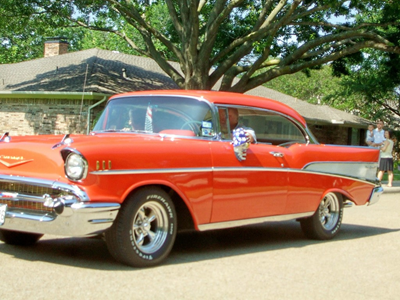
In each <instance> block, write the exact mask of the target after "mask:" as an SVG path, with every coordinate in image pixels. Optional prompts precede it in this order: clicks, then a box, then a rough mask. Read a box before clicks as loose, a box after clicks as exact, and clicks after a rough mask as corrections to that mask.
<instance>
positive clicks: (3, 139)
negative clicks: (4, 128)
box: [0, 132, 11, 143]
mask: <svg viewBox="0 0 400 300" xmlns="http://www.w3.org/2000/svg"><path fill="white" fill-rule="evenodd" d="M10 141H11V137H10V136H9V133H8V132H6V133H4V134H3V135H2V136H1V138H0V142H5V143H9V142H10Z"/></svg>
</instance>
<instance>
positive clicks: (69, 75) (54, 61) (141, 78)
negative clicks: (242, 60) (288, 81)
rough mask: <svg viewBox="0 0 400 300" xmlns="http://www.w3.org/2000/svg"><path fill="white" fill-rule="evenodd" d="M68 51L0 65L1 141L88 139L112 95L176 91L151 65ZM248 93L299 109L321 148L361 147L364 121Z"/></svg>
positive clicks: (51, 45)
mask: <svg viewBox="0 0 400 300" xmlns="http://www.w3.org/2000/svg"><path fill="white" fill-rule="evenodd" d="M67 45H68V43H67V42H66V41H65V40H63V39H59V38H56V39H53V40H49V41H47V42H46V43H45V51H44V52H45V53H44V58H39V59H35V60H31V61H26V62H21V63H15V64H0V105H1V107H0V128H1V132H0V135H1V134H3V133H4V132H9V133H10V135H29V134H64V133H88V132H89V131H90V129H91V128H92V126H93V123H94V120H95V118H96V116H97V115H98V114H99V113H100V112H101V110H102V109H103V108H104V105H105V103H106V100H107V99H108V97H109V96H111V95H112V94H115V93H121V92H128V91H135V90H150V89H176V88H178V86H177V85H176V84H175V83H174V82H173V81H172V80H171V79H170V78H169V77H168V76H167V75H166V74H165V73H164V72H163V71H162V70H161V69H160V67H159V66H158V65H157V64H156V63H155V62H154V61H153V60H152V59H149V58H145V57H139V56H133V55H127V54H122V53H117V52H113V51H106V50H99V49H90V50H84V51H78V52H71V53H68V50H67ZM178 66H179V65H178V64H177V66H176V67H177V69H179V67H178ZM247 93H248V94H252V95H257V96H261V97H266V98H271V99H274V100H277V101H280V102H283V103H285V104H287V105H289V106H291V107H293V108H294V109H296V110H297V111H298V112H299V113H300V114H301V115H302V116H303V117H304V118H305V119H306V121H307V123H308V125H309V127H310V128H311V130H312V131H313V133H314V135H315V136H316V137H317V138H318V140H319V141H320V142H321V143H327V144H352V145H363V140H364V134H365V129H366V127H367V125H368V123H370V122H369V121H368V120H366V119H363V118H360V117H357V116H354V115H352V114H349V113H345V112H343V111H340V110H337V109H334V108H331V107H328V106H326V105H313V104H309V103H307V102H305V101H302V100H299V99H296V98H294V97H291V96H288V95H285V94H282V93H279V92H277V91H274V90H271V89H268V88H265V87H262V86H260V87H257V88H255V89H253V90H251V91H249V92H247Z"/></svg>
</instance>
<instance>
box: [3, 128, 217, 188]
mask: <svg viewBox="0 0 400 300" xmlns="http://www.w3.org/2000/svg"><path fill="white" fill-rule="evenodd" d="M62 140H63V136H61V135H43V136H25V137H24V136H21V137H12V138H11V141H10V142H1V143H0V172H1V173H2V174H7V175H13V176H27V177H41V178H43V179H51V180H62V181H66V180H67V179H65V173H64V160H63V158H62V155H61V153H62V151H65V150H72V151H75V152H79V153H80V154H82V155H83V156H84V157H85V158H86V159H87V160H88V164H89V172H90V171H96V170H99V168H100V170H107V169H109V168H111V167H112V168H113V169H119V170H121V169H126V168H129V169H132V168H136V169H137V168H169V167H171V166H174V167H176V166H179V165H182V167H191V166H192V165H193V166H194V164H195V161H194V160H182V155H185V153H186V154H187V153H188V151H190V153H191V155H200V156H201V155H205V154H206V153H207V152H208V151H205V152H204V150H206V149H205V147H206V148H208V143H207V142H206V141H203V140H200V139H192V138H179V137H176V136H165V135H158V134H150V135H149V134H128V133H101V134H92V135H71V136H69V139H67V140H66V141H65V142H62ZM177 144H179V145H177ZM200 145H203V146H200ZM189 149H190V150H189ZM168 153H170V154H172V155H169V156H168V159H166V158H165V157H166V155H168ZM155 156H157V159H155ZM163 157H164V159H163ZM206 161H208V160H207V159H206ZM204 164H209V162H204ZM200 165H201V163H200ZM196 166H197V167H199V163H198V161H197V162H196Z"/></svg>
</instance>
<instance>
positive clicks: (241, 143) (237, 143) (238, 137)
mask: <svg viewBox="0 0 400 300" xmlns="http://www.w3.org/2000/svg"><path fill="white" fill-rule="evenodd" d="M232 138H233V141H232V145H233V152H234V153H235V155H236V158H237V159H238V160H239V161H244V160H246V156H247V149H248V148H249V146H250V135H249V133H248V132H247V131H246V130H245V129H244V128H241V127H240V128H237V129H235V130H233V132H232Z"/></svg>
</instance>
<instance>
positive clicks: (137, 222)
mask: <svg viewBox="0 0 400 300" xmlns="http://www.w3.org/2000/svg"><path fill="white" fill-rule="evenodd" d="M177 229H178V225H177V215H176V211H175V206H174V203H173V201H172V200H171V197H170V196H169V195H168V193H166V192H165V191H164V190H162V189H161V188H158V187H144V188H141V189H138V190H137V191H136V192H135V193H133V194H132V195H131V196H130V197H129V198H128V199H126V200H125V202H124V203H123V205H122V206H121V209H120V210H119V212H118V216H117V219H116V220H115V221H114V223H113V225H112V226H111V227H110V228H109V229H108V230H107V231H106V233H105V238H106V243H107V247H108V250H109V251H110V253H111V255H112V256H113V257H114V258H115V259H116V260H118V261H119V262H121V263H124V264H127V265H129V266H132V267H151V266H155V265H157V264H159V263H161V262H162V261H163V260H164V259H165V258H166V257H167V256H168V254H169V253H170V252H171V250H172V247H173V245H174V241H175V237H176V233H177Z"/></svg>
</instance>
